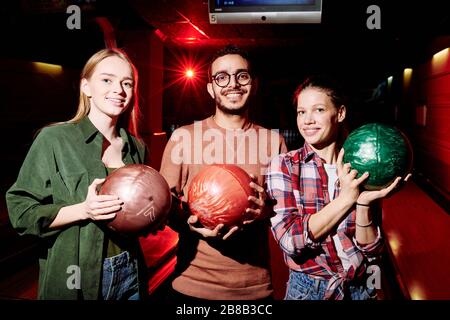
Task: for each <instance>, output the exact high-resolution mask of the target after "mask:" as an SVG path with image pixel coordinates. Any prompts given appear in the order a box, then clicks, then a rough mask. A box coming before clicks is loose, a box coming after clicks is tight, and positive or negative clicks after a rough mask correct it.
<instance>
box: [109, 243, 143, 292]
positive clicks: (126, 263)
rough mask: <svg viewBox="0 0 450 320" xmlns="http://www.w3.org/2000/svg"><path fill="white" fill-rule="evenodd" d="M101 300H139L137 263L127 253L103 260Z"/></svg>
mask: <svg viewBox="0 0 450 320" xmlns="http://www.w3.org/2000/svg"><path fill="white" fill-rule="evenodd" d="M102 296H103V300H139V298H140V296H139V281H138V263H137V260H136V259H135V258H132V257H131V256H130V253H129V252H128V251H125V252H122V253H121V254H118V255H117V256H114V257H110V258H106V259H105V260H103V278H102Z"/></svg>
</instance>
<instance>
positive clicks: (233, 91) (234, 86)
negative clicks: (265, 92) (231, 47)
mask: <svg viewBox="0 0 450 320" xmlns="http://www.w3.org/2000/svg"><path fill="white" fill-rule="evenodd" d="M248 69H249V65H248V61H247V60H245V59H244V58H243V57H242V56H240V55H239V54H227V55H224V56H222V57H219V58H217V59H216V60H215V61H214V62H213V63H212V65H211V75H212V76H215V75H217V74H219V73H222V72H225V73H228V74H229V75H231V77H230V82H229V83H228V85H227V86H226V87H224V88H222V87H219V86H218V85H217V83H216V82H215V81H214V80H212V81H211V82H210V83H208V85H207V89H208V92H209V94H210V95H211V97H212V98H213V99H214V100H215V102H216V107H217V108H218V109H219V110H221V111H222V112H224V113H226V114H243V113H245V112H246V111H247V108H248V104H247V100H248V98H249V95H250V92H251V89H252V82H251V81H249V83H248V84H246V85H240V84H239V83H238V82H237V81H236V74H238V73H239V72H242V71H244V72H248V71H249V70H248Z"/></svg>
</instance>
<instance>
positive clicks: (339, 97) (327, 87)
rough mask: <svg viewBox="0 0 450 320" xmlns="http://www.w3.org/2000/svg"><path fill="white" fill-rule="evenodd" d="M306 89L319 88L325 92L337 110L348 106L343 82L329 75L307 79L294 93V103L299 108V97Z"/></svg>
mask: <svg viewBox="0 0 450 320" xmlns="http://www.w3.org/2000/svg"><path fill="white" fill-rule="evenodd" d="M306 88H317V89H320V90H323V91H324V92H325V93H326V94H327V95H328V96H329V97H330V98H331V101H332V102H333V104H334V105H335V106H336V108H339V107H340V106H342V105H347V102H348V101H347V96H346V94H345V92H344V87H343V85H342V82H341V81H339V80H338V79H336V78H335V77H332V76H329V75H314V76H311V77H309V78H307V79H306V80H305V81H304V82H303V83H302V84H300V85H299V86H298V87H297V89H296V90H295V92H294V97H293V99H292V102H293V104H294V107H295V108H297V102H298V96H299V95H300V93H301V92H302V91H303V90H305V89H306Z"/></svg>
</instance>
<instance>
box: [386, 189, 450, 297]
mask: <svg viewBox="0 0 450 320" xmlns="http://www.w3.org/2000/svg"><path fill="white" fill-rule="evenodd" d="M383 230H384V233H385V235H386V240H387V245H388V250H389V252H390V256H391V259H392V262H393V265H394V267H395V269H396V271H397V277H398V279H399V280H400V282H401V283H400V285H401V287H402V288H403V291H404V292H403V294H404V295H405V296H406V298H410V299H413V300H430V299H448V298H449V297H450V277H449V276H448V270H449V265H450V241H448V233H449V230H450V215H449V214H448V213H447V212H446V211H445V210H444V209H442V208H441V207H440V206H439V205H437V204H436V202H435V201H434V200H433V199H432V198H430V197H429V196H428V195H427V194H426V193H425V192H424V191H423V190H421V189H420V188H419V187H418V185H417V184H415V183H414V182H412V181H410V182H409V183H407V184H406V185H405V187H404V188H403V189H402V190H400V191H399V192H398V193H397V194H395V195H394V196H392V197H391V198H389V199H385V200H384V202H383Z"/></svg>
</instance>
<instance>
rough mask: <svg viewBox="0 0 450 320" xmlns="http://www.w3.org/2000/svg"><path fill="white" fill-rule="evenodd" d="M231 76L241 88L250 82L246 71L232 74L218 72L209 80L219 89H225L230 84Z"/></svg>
mask: <svg viewBox="0 0 450 320" xmlns="http://www.w3.org/2000/svg"><path fill="white" fill-rule="evenodd" d="M231 76H234V80H235V81H236V83H239V84H240V85H241V86H246V85H248V84H249V83H250V82H251V81H252V77H251V76H250V73H248V72H247V71H240V72H238V73H232V74H229V73H226V72H219V73H216V74H215V75H213V76H212V77H211V78H212V79H213V80H214V82H215V83H216V84H217V85H218V86H219V87H221V88H225V87H226V86H228V85H229V84H230V79H231Z"/></svg>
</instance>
